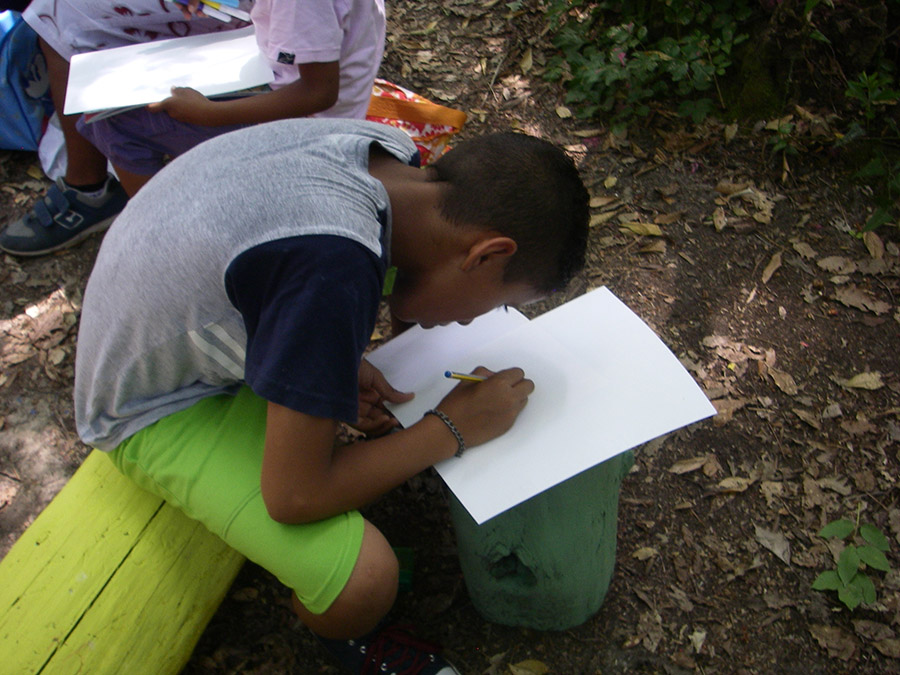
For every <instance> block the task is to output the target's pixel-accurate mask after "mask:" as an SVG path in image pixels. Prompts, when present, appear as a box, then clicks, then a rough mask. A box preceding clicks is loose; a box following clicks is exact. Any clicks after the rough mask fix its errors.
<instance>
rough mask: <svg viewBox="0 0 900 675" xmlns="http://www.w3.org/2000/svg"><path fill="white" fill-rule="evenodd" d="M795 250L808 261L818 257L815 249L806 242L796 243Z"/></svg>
mask: <svg viewBox="0 0 900 675" xmlns="http://www.w3.org/2000/svg"><path fill="white" fill-rule="evenodd" d="M794 250H795V251H796V252H797V253H799V254H800V255H801V256H802V257H804V258H806V259H807V260H811V259H812V258H815V257H816V255H817V253H816V251H815V249H813V247H812V246H810V245H809V244H807V243H806V242H805V241H797V242H794Z"/></svg>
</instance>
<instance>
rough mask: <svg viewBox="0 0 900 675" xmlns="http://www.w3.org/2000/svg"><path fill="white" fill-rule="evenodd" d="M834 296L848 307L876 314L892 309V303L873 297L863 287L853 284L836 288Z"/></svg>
mask: <svg viewBox="0 0 900 675" xmlns="http://www.w3.org/2000/svg"><path fill="white" fill-rule="evenodd" d="M834 297H835V299H837V300H838V301H839V302H841V303H842V304H844V305H846V306H847V307H854V308H856V309H861V310H864V311H869V312H872V313H874V314H879V315H880V314H884V313H886V312H888V311H890V309H891V306H890V304H888V303H887V302H884V301H882V300H877V299H876V298H873V297H872V296H871V295H869V294H868V293H866V292H865V291H864V290H863V289H861V288H859V287H857V286H854V285H852V284H851V285H850V286H843V287H841V288H837V289H835V291H834Z"/></svg>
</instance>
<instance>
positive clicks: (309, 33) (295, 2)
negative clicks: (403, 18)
mask: <svg viewBox="0 0 900 675" xmlns="http://www.w3.org/2000/svg"><path fill="white" fill-rule="evenodd" d="M241 9H243V10H245V11H247V10H249V12H250V15H251V17H252V19H253V23H254V25H255V26H256V35H257V41H258V43H259V47H260V51H262V52H263V54H264V55H265V56H266V57H267V58H268V59H269V61H270V65H271V66H272V69H273V71H275V82H274V83H273V86H274V87H278V86H283V85H285V84H288V83H290V82H294V81H295V80H297V78H298V77H299V72H298V70H297V64H300V63H315V62H330V61H339V62H340V67H341V82H340V92H339V94H338V101H337V103H335V105H334V106H332V107H331V108H329V109H328V110H325V111H322V112H320V113H317V115H316V116H318V117H353V118H358V119H362V118H364V117H365V115H366V110H367V109H368V106H369V98H370V96H371V93H372V82H373V80H374V79H375V75H376V73H377V72H378V67H379V65H380V64H381V57H382V53H383V51H384V36H385V16H384V0H302V1H301V0H255V1H253V2H250V1H249V0H242V1H241ZM23 17H24V19H25V21H26V22H27V23H28V25H29V26H31V27H32V28H33V29H34V30H35V32H37V34H38V35H40V36H41V37H42V38H43V39H44V40H45V41H46V42H47V43H48V44H49V45H50V46H51V47H52V48H53V49H54V50H55V51H56V52H57V53H59V54H60V55H61V56H62V57H63V58H65V59H66V60H69V59H70V58H71V57H72V56H73V55H74V54H80V53H83V52H90V51H97V50H99V49H109V48H111V47H122V46H124V45H129V44H135V43H139V42H150V41H152V40H166V39H170V38H175V37H185V36H188V35H199V34H202V33H209V32H213V31H221V30H233V29H235V28H242V27H244V26H246V25H247V24H246V23H244V22H241V21H237V20H232V21H231V22H230V23H222V22H221V21H218V20H216V19H212V18H202V19H200V18H195V19H191V20H190V21H188V20H185V19H184V17H183V16H182V14H181V9H180V7H179V6H178V5H176V4H174V3H169V2H162V1H161V0H128V2H127V5H126V3H121V4H116V3H113V2H112V1H111V0H32V2H31V4H30V5H29V6H28V7H27V9H26V10H25V12H24V13H23ZM279 57H281V58H280V59H279Z"/></svg>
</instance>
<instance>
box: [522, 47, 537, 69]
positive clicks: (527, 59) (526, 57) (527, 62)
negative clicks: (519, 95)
mask: <svg viewBox="0 0 900 675" xmlns="http://www.w3.org/2000/svg"><path fill="white" fill-rule="evenodd" d="M532 65H534V58H533V56H532V52H531V47H529V48H528V49H526V50H525V53H524V54H523V55H522V60H521V61H519V68H521V69H522V73H523V74H524V73H527V72H528V71H529V70H531V66H532Z"/></svg>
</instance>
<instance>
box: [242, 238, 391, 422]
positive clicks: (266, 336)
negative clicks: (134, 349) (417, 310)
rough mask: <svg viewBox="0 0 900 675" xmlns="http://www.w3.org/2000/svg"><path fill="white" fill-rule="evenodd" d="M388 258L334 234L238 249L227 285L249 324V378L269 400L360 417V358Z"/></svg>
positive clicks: (317, 412) (350, 419)
mask: <svg viewBox="0 0 900 675" xmlns="http://www.w3.org/2000/svg"><path fill="white" fill-rule="evenodd" d="M383 281H384V263H383V262H382V261H381V260H379V258H378V257H377V256H375V254H373V253H372V252H371V251H369V250H368V249H367V248H365V247H364V246H362V245H361V244H358V243H356V242H354V241H352V240H349V239H345V238H343V237H338V236H333V235H310V236H302V237H291V238H288V239H279V240H277V241H273V242H268V243H266V244H261V245H259V246H256V247H254V248H252V249H249V250H247V251H245V252H243V253H241V254H240V255H239V256H238V257H237V258H235V259H234V260H233V261H232V262H231V264H230V265H229V266H228V270H227V271H226V274H225V287H226V290H227V292H228V297H229V298H230V300H231V302H232V304H233V305H234V306H235V307H236V308H237V310H238V311H239V312H240V313H241V315H242V316H243V318H244V324H245V326H246V328H247V357H246V362H245V367H244V377H245V380H246V382H247V384H248V385H249V386H250V388H251V389H252V390H253V391H254V392H256V393H257V394H259V395H260V396H262V397H263V398H265V399H266V400H268V401H272V402H273V403H277V404H279V405H283V406H285V407H287V408H291V409H292V410H297V411H299V412H303V413H307V414H309V415H315V416H316V417H325V418H329V419H337V420H341V421H345V422H355V421H356V419H357V416H358V407H359V403H358V396H359V383H358V375H359V363H360V360H361V359H362V354H363V351H364V350H365V348H366V346H367V345H368V344H369V339H370V337H371V335H372V331H373V329H374V327H375V320H376V317H377V314H378V305H379V302H380V300H381V288H382V284H383Z"/></svg>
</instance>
